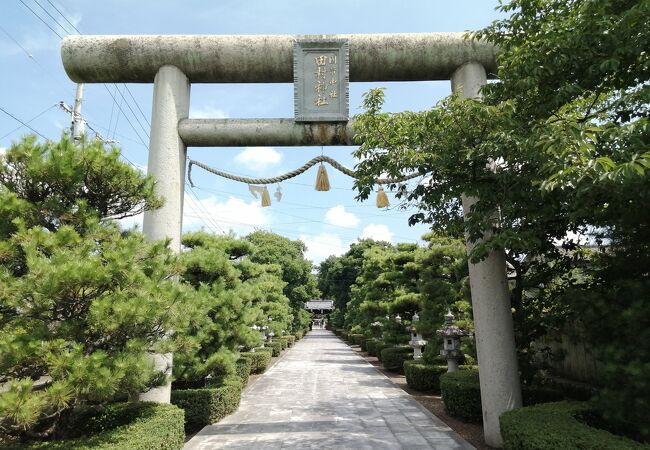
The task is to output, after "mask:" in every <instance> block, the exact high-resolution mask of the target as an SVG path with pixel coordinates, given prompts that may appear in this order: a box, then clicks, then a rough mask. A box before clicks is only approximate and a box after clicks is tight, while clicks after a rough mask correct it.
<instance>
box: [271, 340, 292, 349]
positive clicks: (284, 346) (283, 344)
mask: <svg viewBox="0 0 650 450" xmlns="http://www.w3.org/2000/svg"><path fill="white" fill-rule="evenodd" d="M273 342H279V343H280V348H281V349H282V350H286V349H287V347H288V346H289V341H287V340H286V339H284V338H281V337H280V338H274V339H273Z"/></svg>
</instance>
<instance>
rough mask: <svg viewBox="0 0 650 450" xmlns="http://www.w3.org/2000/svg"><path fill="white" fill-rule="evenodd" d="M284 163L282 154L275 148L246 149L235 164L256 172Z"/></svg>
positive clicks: (236, 159)
mask: <svg viewBox="0 0 650 450" xmlns="http://www.w3.org/2000/svg"><path fill="white" fill-rule="evenodd" d="M281 161H282V153H280V152H278V151H277V150H275V149H274V148H273V147H246V148H245V149H244V150H242V151H241V152H240V153H239V154H238V155H237V156H235V162H236V163H237V164H239V165H240V166H244V167H246V168H247V169H250V170H253V171H255V172H262V171H263V170H264V169H266V168H268V167H271V166H276V165H278V164H280V162H281Z"/></svg>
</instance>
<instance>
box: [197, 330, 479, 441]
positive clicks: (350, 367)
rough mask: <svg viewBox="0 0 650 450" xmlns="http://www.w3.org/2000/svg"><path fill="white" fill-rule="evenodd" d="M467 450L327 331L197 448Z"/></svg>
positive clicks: (294, 353) (313, 336) (302, 344)
mask: <svg viewBox="0 0 650 450" xmlns="http://www.w3.org/2000/svg"><path fill="white" fill-rule="evenodd" d="M216 448H225V449H239V448H241V449H280V448H281V449H309V448H314V449H355V450H357V449H375V450H376V449H409V450H410V449H434V448H435V449H472V448H473V447H472V446H471V445H469V444H468V443H467V442H465V441H464V440H463V439H461V438H460V437H459V436H458V435H457V434H456V433H454V432H453V431H452V430H451V429H450V428H449V427H447V425H445V424H444V423H443V422H441V421H440V420H439V419H438V418H436V417H435V416H433V415H432V414H430V413H429V412H428V411H427V410H425V409H424V408H423V407H422V406H421V405H420V404H419V403H417V402H416V401H415V400H414V399H413V398H412V397H411V396H410V395H408V394H407V393H406V392H404V391H403V390H401V389H399V388H398V387H396V386H395V385H393V384H392V383H391V382H390V381H389V380H388V379H387V378H386V377H385V376H384V375H383V374H381V373H380V372H378V371H377V370H376V369H375V368H374V367H373V366H371V365H370V364H368V363H367V362H366V361H365V360H364V359H363V358H361V357H360V356H358V355H357V354H355V353H354V352H353V351H352V350H351V349H350V348H349V347H348V346H347V345H345V344H344V343H343V342H341V341H340V340H339V339H338V338H336V337H335V336H334V335H333V334H332V333H330V332H329V331H325V330H314V331H312V332H310V333H309V334H308V335H307V336H306V337H305V338H304V339H302V340H301V341H299V342H297V343H296V345H295V346H294V347H293V348H292V349H291V350H289V351H288V353H287V354H286V355H285V356H284V357H283V358H282V359H281V360H280V361H279V362H278V363H277V364H276V365H275V366H273V367H272V368H271V369H270V370H269V371H268V372H267V373H265V374H264V375H263V376H262V377H261V378H259V379H258V380H257V381H256V382H255V383H253V384H252V385H251V386H250V387H249V388H248V389H247V390H246V392H245V393H244V395H243V397H242V402H241V405H240V407H239V410H238V411H237V412H236V413H235V414H233V415H232V416H229V417H227V418H226V419H224V420H223V421H221V422H220V423H218V424H215V425H210V426H207V427H205V428H204V429H203V430H202V431H201V432H200V433H199V434H197V435H196V436H195V437H193V438H192V439H191V440H190V441H189V442H188V443H187V444H186V446H185V449H187V450H198V449H216Z"/></svg>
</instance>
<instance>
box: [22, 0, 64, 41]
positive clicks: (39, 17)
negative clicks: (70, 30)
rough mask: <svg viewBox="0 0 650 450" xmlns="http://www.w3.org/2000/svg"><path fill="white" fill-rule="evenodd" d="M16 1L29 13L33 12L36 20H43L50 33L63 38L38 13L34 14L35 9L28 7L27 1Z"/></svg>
mask: <svg viewBox="0 0 650 450" xmlns="http://www.w3.org/2000/svg"><path fill="white" fill-rule="evenodd" d="M18 1H19V2H20V3H22V4H23V6H24V7H25V8H27V9H29V10H30V11H31V13H32V14H34V15H35V16H36V17H37V18H38V20H40V21H41V22H43V23H44V24H45V26H46V27H48V28H49V29H50V30H51V31H52V33H54V34H56V35H57V36H58V37H59V38H60V39H63V36H61V35H60V34H59V33H57V31H56V30H55V29H54V28H52V27H51V26H50V24H49V23H47V22H46V21H45V20H44V19H43V18H42V17H41V16H39V15H38V14H36V11H34V10H33V9H32V8H30V7H29V5H28V4H27V3H25V2H24V1H23V0H18Z"/></svg>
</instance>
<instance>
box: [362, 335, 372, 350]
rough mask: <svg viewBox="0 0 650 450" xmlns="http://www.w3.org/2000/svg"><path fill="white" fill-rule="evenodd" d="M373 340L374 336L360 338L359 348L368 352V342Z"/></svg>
mask: <svg viewBox="0 0 650 450" xmlns="http://www.w3.org/2000/svg"><path fill="white" fill-rule="evenodd" d="M374 340H375V339H374V338H364V339H362V340H361V350H363V351H364V352H366V353H367V352H368V344H369V343H370V342H371V341H374Z"/></svg>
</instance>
